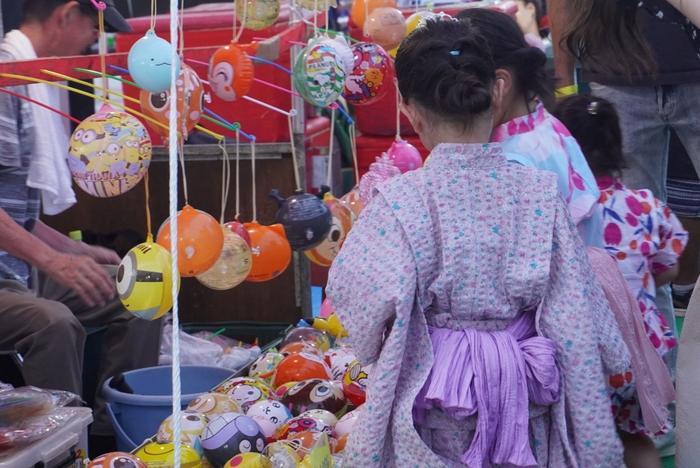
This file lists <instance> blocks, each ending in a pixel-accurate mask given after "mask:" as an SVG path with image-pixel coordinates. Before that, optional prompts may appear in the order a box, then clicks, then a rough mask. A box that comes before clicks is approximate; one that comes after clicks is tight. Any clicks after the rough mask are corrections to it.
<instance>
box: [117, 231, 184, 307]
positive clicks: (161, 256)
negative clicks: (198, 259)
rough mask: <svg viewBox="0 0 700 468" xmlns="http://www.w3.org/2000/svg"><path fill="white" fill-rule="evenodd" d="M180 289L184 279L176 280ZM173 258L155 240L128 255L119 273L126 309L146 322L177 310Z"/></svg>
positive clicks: (119, 288)
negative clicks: (173, 295)
mask: <svg viewBox="0 0 700 468" xmlns="http://www.w3.org/2000/svg"><path fill="white" fill-rule="evenodd" d="M175 281H177V287H178V290H179V289H180V275H178V276H177V278H175ZM172 285H173V277H172V257H171V256H170V252H168V251H167V250H166V249H165V248H163V247H161V246H160V245H158V244H156V243H155V242H153V237H152V236H150V235H149V236H148V239H147V240H146V242H144V243H143V244H139V245H137V246H136V247H134V248H133V249H131V250H130V251H129V253H127V254H126V256H125V257H124V259H123V260H122V263H121V265H119V271H118V272H117V293H118V294H119V299H120V300H121V301H122V304H123V305H124V307H125V308H126V309H127V310H128V311H129V312H131V313H132V314H134V315H136V316H137V317H139V318H142V319H144V320H155V319H157V318H160V317H162V316H163V315H164V314H165V313H166V312H167V311H169V310H170V309H171V307H172V306H173V300H172V292H171V291H172Z"/></svg>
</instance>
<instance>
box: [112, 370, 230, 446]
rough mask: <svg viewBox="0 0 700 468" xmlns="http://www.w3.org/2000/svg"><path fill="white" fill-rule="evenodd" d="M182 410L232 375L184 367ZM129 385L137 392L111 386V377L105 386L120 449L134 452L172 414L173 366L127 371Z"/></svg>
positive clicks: (228, 372)
mask: <svg viewBox="0 0 700 468" xmlns="http://www.w3.org/2000/svg"><path fill="white" fill-rule="evenodd" d="M180 375H181V381H182V398H181V402H182V408H183V409H184V408H186V407H187V405H189V404H190V402H191V401H192V400H194V399H195V398H197V397H198V396H199V395H201V394H202V393H207V392H209V391H210V390H211V389H213V388H215V387H216V386H217V385H219V384H220V383H221V382H223V381H224V380H226V379H228V378H229V377H230V376H231V371H230V370H228V369H223V368H221V367H206V366H182V367H181V368H180ZM124 378H125V380H126V383H127V384H129V386H130V387H131V388H132V389H133V390H134V393H133V394H132V393H123V392H120V391H118V390H115V389H113V388H112V387H110V386H109V383H110V382H111V380H112V379H111V378H110V379H108V380H107V381H106V382H105V383H104V386H103V387H102V393H103V395H104V396H105V399H106V400H107V413H108V414H109V417H110V420H111V421H112V425H113V426H114V432H115V434H116V438H117V449H119V450H120V451H122V452H131V451H132V450H134V449H135V448H136V447H137V446H139V445H141V443H142V442H143V441H144V440H146V439H150V438H151V437H153V436H154V435H155V434H156V432H158V428H159V427H160V424H161V423H162V422H163V421H164V420H165V418H167V417H168V416H170V415H171V414H172V409H173V397H172V393H173V386H172V367H170V366H158V367H147V368H145V369H139V370H135V371H130V372H125V373H124Z"/></svg>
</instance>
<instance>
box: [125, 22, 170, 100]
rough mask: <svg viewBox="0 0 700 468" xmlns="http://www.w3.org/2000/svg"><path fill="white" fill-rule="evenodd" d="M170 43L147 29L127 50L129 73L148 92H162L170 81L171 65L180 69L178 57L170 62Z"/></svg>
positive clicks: (168, 85) (167, 87)
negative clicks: (173, 61)
mask: <svg viewBox="0 0 700 468" xmlns="http://www.w3.org/2000/svg"><path fill="white" fill-rule="evenodd" d="M171 60H172V54H171V52H170V43H169V42H168V41H166V40H165V39H162V38H160V37H158V36H156V33H155V31H154V30H152V29H149V30H148V31H146V35H145V36H144V37H142V38H141V39H139V40H138V41H136V43H135V44H134V45H133V46H131V49H130V50H129V56H128V57H127V62H128V66H129V73H130V74H131V77H132V78H133V79H134V81H135V82H136V84H137V85H139V86H140V87H141V88H143V89H145V90H146V91H148V92H149V93H162V92H165V91H166V90H168V89H169V88H170V84H171V83H172V67H173V66H174V67H175V69H176V70H178V71H179V70H180V59H179V58H178V57H175V63H172V62H171Z"/></svg>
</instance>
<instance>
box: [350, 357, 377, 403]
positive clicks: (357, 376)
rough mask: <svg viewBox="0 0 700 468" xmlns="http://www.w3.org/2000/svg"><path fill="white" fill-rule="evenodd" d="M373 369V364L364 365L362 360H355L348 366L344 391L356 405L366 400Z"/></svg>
mask: <svg viewBox="0 0 700 468" xmlns="http://www.w3.org/2000/svg"><path fill="white" fill-rule="evenodd" d="M371 370H372V366H366V367H363V366H362V364H360V361H358V360H355V361H353V362H352V363H351V364H350V365H349V366H348V369H347V370H346V371H345V375H343V392H344V393H345V396H347V398H348V400H350V402H351V403H352V404H353V405H355V406H360V405H362V404H364V402H365V398H366V397H367V385H368V384H369V373H370V372H371Z"/></svg>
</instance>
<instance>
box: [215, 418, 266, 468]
mask: <svg viewBox="0 0 700 468" xmlns="http://www.w3.org/2000/svg"><path fill="white" fill-rule="evenodd" d="M266 444H267V443H266V439H265V435H264V434H263V433H262V431H261V430H260V426H258V424H257V423H256V422H255V421H253V420H252V419H251V418H249V417H247V416H244V415H242V414H238V413H224V414H219V415H217V416H214V417H213V418H212V419H211V421H209V424H207V427H206V429H204V433H203V434H202V448H203V449H204V454H205V455H206V457H207V460H209V461H210V462H211V463H212V464H213V465H214V466H215V467H219V468H220V467H222V466H224V465H225V464H226V462H227V461H229V460H230V459H232V458H233V457H235V456H236V455H238V454H240V453H251V452H256V453H261V452H262V451H263V449H264V448H265V445H266Z"/></svg>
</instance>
